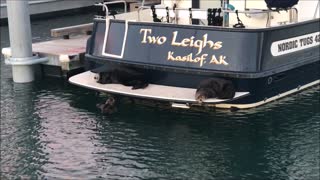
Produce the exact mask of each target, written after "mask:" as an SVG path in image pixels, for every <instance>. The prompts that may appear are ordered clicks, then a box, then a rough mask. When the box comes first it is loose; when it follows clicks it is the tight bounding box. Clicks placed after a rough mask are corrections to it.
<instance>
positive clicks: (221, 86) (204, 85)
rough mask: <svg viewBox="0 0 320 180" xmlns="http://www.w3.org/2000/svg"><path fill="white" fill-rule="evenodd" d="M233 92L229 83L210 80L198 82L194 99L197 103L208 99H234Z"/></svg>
mask: <svg viewBox="0 0 320 180" xmlns="http://www.w3.org/2000/svg"><path fill="white" fill-rule="evenodd" d="M235 92H236V91H235V87H234V85H233V84H232V82H231V81H228V80H225V79H221V78H210V79H205V80H203V81H201V82H200V84H199V86H198V88H197V91H196V95H195V98H196V100H197V101H198V102H202V101H203V100H205V99H209V98H218V99H231V98H233V97H234V95H235Z"/></svg>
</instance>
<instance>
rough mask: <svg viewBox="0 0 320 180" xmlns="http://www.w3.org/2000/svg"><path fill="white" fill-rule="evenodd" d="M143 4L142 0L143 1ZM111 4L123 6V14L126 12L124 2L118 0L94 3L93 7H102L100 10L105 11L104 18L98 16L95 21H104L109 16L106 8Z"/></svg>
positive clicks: (125, 3)
mask: <svg viewBox="0 0 320 180" xmlns="http://www.w3.org/2000/svg"><path fill="white" fill-rule="evenodd" d="M143 2H144V0H143ZM111 4H123V5H124V13H126V12H127V2H126V1H124V0H119V1H111V2H100V3H96V4H94V6H101V7H102V10H103V11H105V14H106V15H105V17H104V16H98V15H96V18H97V19H104V18H106V17H108V16H109V8H108V5H111Z"/></svg>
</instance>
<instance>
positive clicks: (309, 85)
mask: <svg viewBox="0 0 320 180" xmlns="http://www.w3.org/2000/svg"><path fill="white" fill-rule="evenodd" d="M317 84H320V80H316V81H313V82H311V83H309V84H306V85H303V86H300V87H298V88H296V89H292V90H290V91H287V92H284V93H281V94H279V95H277V96H273V97H271V98H268V99H266V100H264V101H260V102H256V103H252V104H215V105H214V106H215V107H216V108H222V109H230V108H232V107H235V108H239V109H249V108H254V107H257V106H261V105H264V104H266V103H269V102H271V101H275V100H277V99H280V98H283V97H285V96H288V95H290V94H293V93H296V92H299V91H302V90H304V89H306V88H309V87H311V86H315V85H317Z"/></svg>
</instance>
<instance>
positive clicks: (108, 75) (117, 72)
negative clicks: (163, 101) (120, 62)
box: [95, 67, 148, 89]
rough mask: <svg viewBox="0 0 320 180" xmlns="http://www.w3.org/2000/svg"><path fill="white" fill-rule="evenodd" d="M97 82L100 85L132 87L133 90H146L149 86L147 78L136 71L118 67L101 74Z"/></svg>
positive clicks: (96, 78)
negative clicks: (112, 84)
mask: <svg viewBox="0 0 320 180" xmlns="http://www.w3.org/2000/svg"><path fill="white" fill-rule="evenodd" d="M95 80H96V81H97V82H98V83H100V84H111V83H114V84H122V85H125V86H132V89H144V88H146V87H147V86H148V81H147V77H146V75H145V74H144V73H141V72H139V71H137V70H135V69H131V68H126V67H116V68H114V69H111V70H108V71H105V72H99V73H98V76H96V77H95Z"/></svg>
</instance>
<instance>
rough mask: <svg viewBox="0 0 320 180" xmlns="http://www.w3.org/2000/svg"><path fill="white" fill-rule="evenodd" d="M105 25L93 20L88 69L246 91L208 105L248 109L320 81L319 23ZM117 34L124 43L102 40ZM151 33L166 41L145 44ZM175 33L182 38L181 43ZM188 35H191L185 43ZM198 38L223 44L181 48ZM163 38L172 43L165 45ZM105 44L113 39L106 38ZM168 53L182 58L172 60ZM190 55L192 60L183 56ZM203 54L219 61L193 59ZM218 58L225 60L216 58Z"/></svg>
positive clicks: (168, 83)
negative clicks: (223, 83) (211, 82)
mask: <svg viewBox="0 0 320 180" xmlns="http://www.w3.org/2000/svg"><path fill="white" fill-rule="evenodd" d="M105 23H106V22H105V21H95V25H94V33H93V36H92V37H91V38H90V39H89V40H88V46H87V52H86V61H87V62H86V63H87V70H90V69H94V68H97V67H101V66H103V65H106V66H107V67H108V68H113V67H116V66H122V65H126V66H132V67H135V68H139V69H141V70H142V71H144V72H145V73H146V74H148V75H149V76H148V77H150V79H149V82H150V83H152V84H159V85H166V86H175V87H185V88H196V87H197V85H198V84H199V82H200V81H201V80H204V79H207V78H210V77H221V78H225V79H228V80H231V81H232V82H233V83H234V85H235V87H236V89H237V91H238V92H249V93H250V95H248V96H246V97H243V98H239V99H235V100H230V101H228V102H227V103H215V104H210V105H211V106H215V107H219V108H231V107H237V108H251V107H255V106H259V105H262V104H265V103H268V102H270V101H273V100H276V99H278V98H281V97H284V96H287V95H289V94H292V93H295V92H298V91H301V90H303V89H305V88H308V87H310V86H314V85H317V84H319V83H320V71H319V69H320V60H319V54H320V49H319V44H320V42H319V38H320V36H319V35H320V33H319V26H320V22H319V21H318V19H317V20H311V21H307V22H302V23H297V24H293V25H287V26H282V27H274V28H265V29H230V28H215V27H202V26H199V27H198V26H185V25H183V26H182V25H173V24H162V23H138V22H125V21H111V22H110V25H111V23H115V25H113V26H112V28H113V29H112V28H111V27H110V25H109V29H108V31H106V27H108V26H106V24H105ZM117 28H119V29H117ZM143 29H144V30H143ZM117 30H118V31H117ZM139 30H140V31H139ZM147 30H148V31H147ZM149 30H150V31H149ZM121 31H125V36H124V37H123V38H122V39H121V38H120V40H119V41H120V42H122V43H116V42H115V45H114V46H111V47H110V45H112V44H110V43H109V44H108V41H106V37H109V36H112V35H114V36H115V37H120V36H121V33H120V34H119V32H121ZM139 32H140V33H139ZM149 32H150V33H151V32H154V34H153V35H154V36H155V37H164V38H163V39H162V41H159V42H156V41H154V43H153V42H152V41H150V42H151V43H149V42H148V37H147V35H148V33H149ZM178 32H179V33H180V36H183V37H180V39H179V40H178V37H177V36H178V34H177V33H178ZM108 33H109V35H108ZM110 33H111V34H110ZM112 33H114V34H112ZM150 33H149V35H151V34H150ZM161 34H162V35H163V36H160V35H161ZM192 34H193V35H194V36H192V38H191V39H190V38H189V39H188V37H190V35H192ZM230 36H234V38H230ZM183 38H185V39H186V40H185V39H183ZM197 38H198V39H201V38H203V39H202V40H203V42H204V43H206V42H207V41H210V40H211V39H217V41H216V42H221V44H220V45H223V46H219V43H218V46H217V48H215V47H214V45H213V48H208V47H206V46H203V45H202V46H201V48H199V46H197V47H195V46H194V47H190V46H191V45H190V44H188V45H189V46H187V44H183V41H186V42H190V40H193V39H197ZM164 39H166V40H168V39H169V40H170V42H167V43H165V41H164ZM171 39H172V41H171ZM109 40H110V41H111V40H112V38H110V37H109ZM150 40H152V39H151V38H150ZM113 41H114V39H113ZM181 42H182V43H181ZM203 42H202V43H203ZM212 42H213V43H214V41H212ZM179 43H180V44H179ZM199 43H200V40H199ZM183 45H185V46H183ZM207 45H210V43H209V44H207ZM182 46H183V47H182ZM117 48H118V49H117ZM170 52H174V53H175V54H177V55H180V57H181V58H180V59H179V58H178V59H175V58H176V57H174V56H173V55H172V54H171V55H170V54H169V53H170ZM189 53H190V55H191V56H187V55H188V54H189ZM184 55H186V56H185V57H184ZM201 55H205V57H218V58H216V59H215V60H216V61H215V62H213V63H212V64H211V63H209V61H210V59H209V60H208V59H207V60H208V61H207V62H205V60H204V61H202V62H201V59H200V58H198V61H196V60H195V56H198V57H199V56H201ZM222 56H224V57H225V59H219V57H222ZM183 58H184V59H183ZM192 58H194V59H192ZM211 61H212V59H211ZM211 61H210V62H211Z"/></svg>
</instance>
